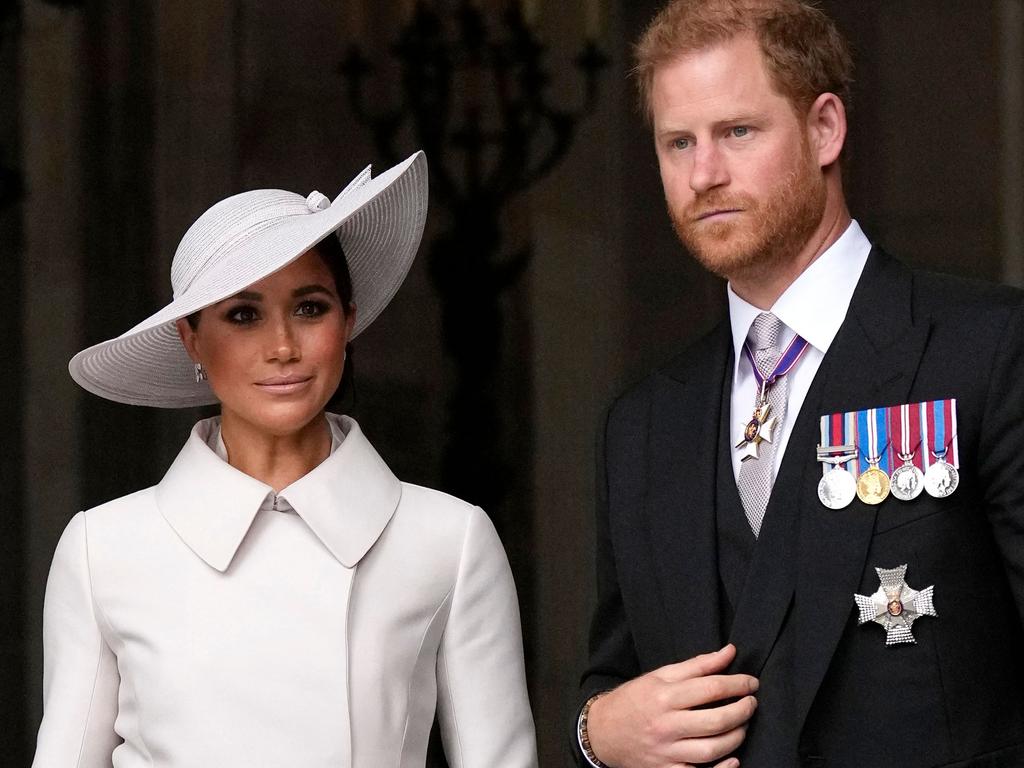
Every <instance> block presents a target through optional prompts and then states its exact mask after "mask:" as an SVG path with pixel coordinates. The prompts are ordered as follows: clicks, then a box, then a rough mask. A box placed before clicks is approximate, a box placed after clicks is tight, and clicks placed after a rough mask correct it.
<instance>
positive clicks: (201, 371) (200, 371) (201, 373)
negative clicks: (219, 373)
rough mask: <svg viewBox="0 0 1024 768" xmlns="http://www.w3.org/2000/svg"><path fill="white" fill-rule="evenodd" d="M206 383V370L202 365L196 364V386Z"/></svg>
mask: <svg viewBox="0 0 1024 768" xmlns="http://www.w3.org/2000/svg"><path fill="white" fill-rule="evenodd" d="M203 381H206V369H205V368H203V364H202V363H196V384H199V383H200V382H203Z"/></svg>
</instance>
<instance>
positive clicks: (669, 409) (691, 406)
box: [644, 322, 732, 661]
mask: <svg viewBox="0 0 1024 768" xmlns="http://www.w3.org/2000/svg"><path fill="white" fill-rule="evenodd" d="M731 357H732V355H731V352H730V340H729V325H728V323H727V322H726V323H723V324H722V325H721V326H720V327H719V328H717V329H716V330H715V331H713V332H712V333H711V334H710V335H709V336H708V337H706V339H705V341H704V342H703V343H700V344H698V345H696V346H695V347H694V348H693V349H691V350H690V352H689V354H688V355H687V357H686V359H685V361H684V364H682V365H680V366H678V367H676V368H675V369H673V368H672V367H669V368H667V369H665V370H664V371H663V372H662V377H661V380H660V381H659V382H658V386H657V387H656V389H655V391H654V394H653V398H652V404H651V425H650V438H649V445H648V449H649V456H650V461H649V464H648V478H647V482H648V485H647V487H648V493H647V498H646V502H645V506H644V512H645V516H646V518H647V519H646V523H647V530H648V531H649V532H650V536H651V540H650V547H651V551H652V552H653V554H654V567H655V572H656V573H657V577H658V582H659V584H660V585H661V590H662V595H663V602H664V606H665V620H666V621H667V622H668V623H669V624H670V626H671V629H672V632H671V636H672V637H673V639H674V643H675V647H674V649H673V650H674V652H675V658H676V659H677V660H680V661H681V660H683V659H687V658H690V657H691V656H694V655H696V654H699V653H707V652H708V651H711V650H715V649H716V648H718V647H719V646H720V645H721V636H720V630H719V622H718V611H719V605H718V557H717V546H716V539H715V536H716V532H715V482H716V467H717V464H718V462H717V461H707V460H706V457H704V456H700V455H698V454H699V453H700V452H702V451H709V452H714V451H716V450H718V426H719V414H720V408H721V400H722V385H723V381H724V376H725V371H726V368H727V366H728V365H731V362H730V361H731Z"/></svg>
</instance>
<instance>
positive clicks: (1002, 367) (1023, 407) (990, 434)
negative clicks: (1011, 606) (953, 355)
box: [978, 307, 1024, 623]
mask: <svg viewBox="0 0 1024 768" xmlns="http://www.w3.org/2000/svg"><path fill="white" fill-rule="evenodd" d="M996 338H997V339H999V348H998V352H997V354H996V358H995V361H994V365H993V367H992V375H991V376H990V378H989V382H990V383H989V390H988V395H987V400H986V403H985V413H984V417H983V422H982V431H981V438H980V445H979V451H978V474H979V481H980V482H981V486H982V489H983V493H984V494H985V507H986V511H987V514H988V518H989V523H990V525H991V528H992V532H993V535H994V537H995V541H996V544H997V546H998V547H999V550H1000V553H1001V554H1002V557H1003V564H1004V567H1005V571H1006V575H1007V578H1008V580H1009V584H1010V588H1011V590H1012V592H1013V597H1014V600H1015V602H1016V604H1017V612H1018V613H1019V615H1020V617H1021V621H1022V623H1024V308H1021V307H1016V308H1015V310H1014V311H1013V312H1011V315H1010V318H1009V321H1008V322H1007V324H1006V326H1005V328H1004V329H1003V332H1002V333H1001V334H998V335H997V336H996Z"/></svg>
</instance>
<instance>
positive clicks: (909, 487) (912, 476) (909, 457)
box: [889, 405, 924, 501]
mask: <svg viewBox="0 0 1024 768" xmlns="http://www.w3.org/2000/svg"><path fill="white" fill-rule="evenodd" d="M889 413H890V415H891V416H892V417H895V416H896V414H897V409H896V408H890V409H889ZM898 413H899V430H898V432H897V435H898V437H899V446H900V452H899V453H898V454H897V456H899V459H900V461H902V462H903V464H902V465H901V466H898V467H896V469H894V470H893V471H892V475H891V476H890V477H889V489H890V491H891V492H892V495H893V496H895V497H896V498H897V499H899V500H900V501H913V500H914V499H916V498H917V497H918V496H920V495H921V492H922V491H924V473H923V472H922V471H921V470H920V469H918V467H917V465H916V464H914V456H915V455H916V453H917V446H919V445H920V444H921V442H920V436H919V435H917V434H916V433H918V432H919V431H920V423H919V422H918V423H916V424H915V423H914V422H916V421H917V419H916V418H915V417H916V416H917V415H918V410H917V408H911V407H910V406H909V405H901V406H899V411H898ZM896 426H897V425H896V421H895V418H894V419H893V427H896ZM915 427H916V429H915ZM915 436H917V437H918V441H917V445H916V446H915V447H914V448H913V449H911V447H910V443H911V440H912V438H913V437H915ZM894 439H895V435H894Z"/></svg>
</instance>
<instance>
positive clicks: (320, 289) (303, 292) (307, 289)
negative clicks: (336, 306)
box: [292, 283, 334, 298]
mask: <svg viewBox="0 0 1024 768" xmlns="http://www.w3.org/2000/svg"><path fill="white" fill-rule="evenodd" d="M311 293H326V294H327V295H328V296H333V295H334V294H333V293H332V292H331V291H329V290H327V288H326V287H324V286H322V285H320V283H312V284H311V285H304V286H302V287H301V288H296V289H295V290H294V291H292V296H294V297H296V298H298V297H299V296H308V295H309V294H311Z"/></svg>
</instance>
